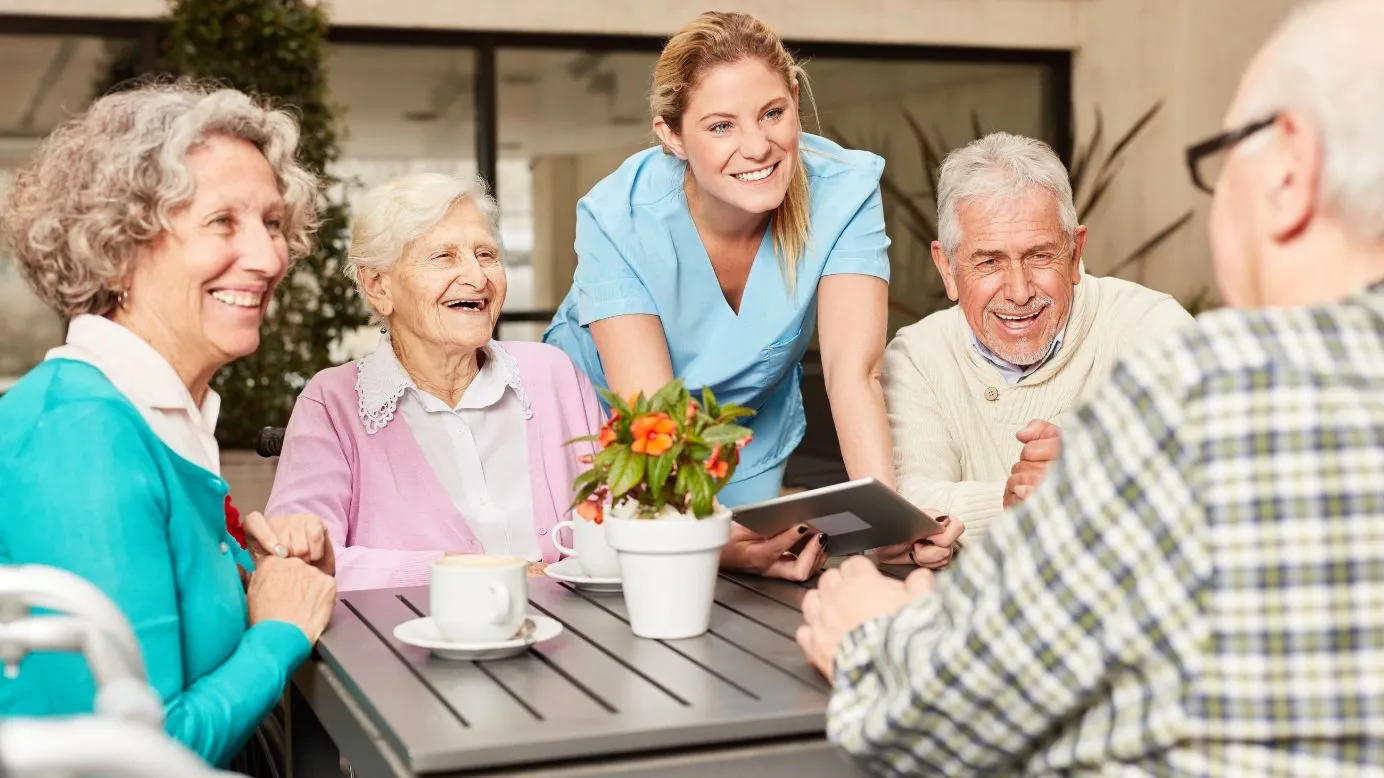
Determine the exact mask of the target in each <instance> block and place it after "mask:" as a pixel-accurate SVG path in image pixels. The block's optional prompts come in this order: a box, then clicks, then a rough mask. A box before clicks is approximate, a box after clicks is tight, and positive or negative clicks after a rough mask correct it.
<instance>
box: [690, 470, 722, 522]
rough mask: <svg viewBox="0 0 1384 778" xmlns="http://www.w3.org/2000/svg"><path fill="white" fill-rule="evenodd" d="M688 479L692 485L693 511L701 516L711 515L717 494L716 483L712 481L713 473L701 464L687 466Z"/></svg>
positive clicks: (698, 516)
mask: <svg viewBox="0 0 1384 778" xmlns="http://www.w3.org/2000/svg"><path fill="white" fill-rule="evenodd" d="M687 470H688V475H687V480H688V483H689V485H690V486H691V490H690V491H691V493H692V513H693V514H695V515H696V516H697V518H701V517H703V516H709V515H711V509H712V506H713V502H712V501H713V500H714V498H715V496H716V489H715V485H714V484H713V483H712V481H711V474H710V473H708V472H706V469H705V468H703V467H699V466H693V467H689V468H687Z"/></svg>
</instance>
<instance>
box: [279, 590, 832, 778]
mask: <svg viewBox="0 0 1384 778" xmlns="http://www.w3.org/2000/svg"><path fill="white" fill-rule="evenodd" d="M808 590H809V588H808V586H804V585H800V584H794V583H789V582H784V581H774V580H767V579H763V578H757V577H749V576H723V577H722V578H721V579H720V580H718V582H717V589H716V606H715V608H714V609H713V612H712V617H711V631H710V632H709V633H708V634H706V635H704V636H701V637H698V638H692V639H689V640H678V641H651V640H643V639H639V638H636V637H634V635H633V634H632V633H631V632H630V629H629V625H628V623H627V621H626V612H625V603H624V599H623V597H622V596H621V595H619V594H618V593H617V594H613V595H611V594H590V593H586V592H580V591H578V590H576V589H574V588H571V587H569V586H568V585H566V584H561V583H558V582H556V581H553V580H551V579H548V578H536V579H530V581H529V602H530V607H531V608H532V610H534V611H535V612H538V613H542V614H545V615H548V616H550V617H552V618H554V619H557V620H558V621H560V622H562V624H563V634H562V635H561V636H559V637H558V638H555V639H553V640H551V641H548V642H546V643H543V644H540V645H537V646H534V647H533V648H532V649H530V650H529V651H528V652H527V653H526V654H523V655H520V656H518V657H514V658H511V659H505V660H500V661H494V662H456V661H448V660H442V659H436V658H432V657H430V656H429V654H428V652H427V651H425V650H422V649H417V648H414V647H412V646H409V645H406V644H403V643H401V642H399V641H397V640H395V639H394V637H393V630H394V627H395V626H396V625H397V624H399V623H401V622H403V621H407V620H409V619H412V618H416V617H418V616H420V615H427V608H428V596H427V589H426V587H420V588H410V589H393V590H378V591H369V592H350V593H346V594H344V595H343V596H342V597H341V600H340V602H339V603H338V605H337V609H336V613H335V615H334V617H333V620H332V624H331V627H330V628H328V630H327V632H326V633H325V634H324V635H323V636H322V640H321V642H320V643H319V645H318V656H317V657H316V658H315V659H313V660H312V661H310V662H308V663H307V664H306V665H305V666H304V667H303V669H302V670H301V671H300V672H299V673H298V675H297V676H296V677H295V678H294V684H293V686H294V691H293V694H292V715H291V718H290V739H291V741H292V742H293V756H292V762H293V765H294V772H293V774H294V775H295V776H297V777H298V778H302V777H303V776H311V777H312V778H316V776H327V775H339V772H338V771H336V769H335V765H336V764H337V761H336V760H337V753H336V752H337V750H338V749H339V751H340V754H341V756H344V757H345V758H346V759H347V760H348V761H349V762H350V763H351V766H352V768H353V770H354V771H355V774H356V775H357V776H361V778H384V777H386V776H413V775H442V776H470V775H525V776H539V775H543V776H549V775H552V776H556V775H569V776H575V775H619V776H635V775H653V774H654V773H657V774H658V775H659V776H660V778H674V777H676V776H682V775H686V776H700V775H704V774H707V773H708V772H709V771H712V770H719V769H723V768H725V769H729V770H731V772H728V773H726V774H733V775H755V776H757V777H758V778H770V777H771V776H792V778H813V777H814V776H833V777H834V776H851V775H857V773H856V772H855V771H854V769H853V768H852V767H851V766H850V765H849V764H848V762H847V761H846V760H845V759H844V757H842V756H840V755H839V753H838V752H837V751H836V750H835V749H834V748H833V747H832V746H830V745H829V744H828V743H827V742H826V741H825V739H824V737H823V730H824V726H825V709H826V704H827V698H828V695H829V693H830V687H829V685H828V684H827V683H826V682H825V681H824V680H823V679H822V678H821V677H820V676H819V675H818V674H817V672H816V671H815V670H813V669H812V668H811V667H809V666H808V665H807V664H806V662H805V661H804V659H803V656H802V653H801V652H800V651H799V649H798V647H797V644H796V643H795V642H794V640H793V634H794V632H795V630H796V629H797V627H798V625H799V624H800V623H801V621H802V615H801V613H800V612H799V610H798V608H799V605H800V604H801V602H802V598H803V596H804V595H805V594H806V593H807V592H808Z"/></svg>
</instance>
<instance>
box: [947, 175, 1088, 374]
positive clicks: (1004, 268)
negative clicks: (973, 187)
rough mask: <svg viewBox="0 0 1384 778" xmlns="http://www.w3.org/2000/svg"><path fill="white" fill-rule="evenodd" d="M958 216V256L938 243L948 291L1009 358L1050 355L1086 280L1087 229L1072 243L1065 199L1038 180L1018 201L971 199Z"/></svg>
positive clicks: (1018, 361)
mask: <svg viewBox="0 0 1384 778" xmlns="http://www.w3.org/2000/svg"><path fill="white" fill-rule="evenodd" d="M956 216H957V223H958V225H959V227H960V230H961V244H960V246H959V247H958V248H957V251H956V256H955V257H953V258H951V259H950V260H949V259H948V258H947V257H946V256H945V255H944V254H943V253H942V248H941V245H940V244H938V243H937V242H934V243H933V249H932V255H933V262H934V263H935V264H936V265H937V271H938V272H939V273H941V274H942V279H943V282H944V283H945V285H946V288H947V296H948V297H950V298H951V299H952V300H954V301H956V302H958V303H959V304H960V307H961V312H962V313H963V314H964V315H965V317H966V323H967V324H968V325H970V327H971V331H972V332H974V333H975V335H976V338H977V339H979V340H980V342H981V343H983V344H985V347H986V348H988V349H990V351H992V352H993V353H994V354H996V355H997V356H999V357H1000V358H1001V359H1004V360H1005V361H1007V362H1010V363H1012V364H1015V365H1021V366H1028V365H1032V364H1034V363H1036V362H1038V361H1040V360H1042V359H1043V357H1044V356H1045V355H1046V354H1047V352H1048V349H1049V348H1051V346H1052V342H1053V340H1054V339H1055V338H1056V337H1057V333H1058V332H1059V331H1061V329H1062V327H1063V325H1065V324H1066V322H1067V314H1068V312H1069V311H1071V307H1072V298H1073V297H1074V296H1075V291H1076V284H1078V283H1080V282H1081V251H1082V248H1083V247H1084V246H1085V244H1086V228H1085V227H1078V228H1077V230H1076V235H1075V236H1074V237H1075V239H1074V240H1072V241H1071V242H1070V245H1069V240H1068V236H1067V233H1066V232H1065V231H1064V230H1063V229H1062V221H1061V218H1060V217H1059V215H1058V207H1057V197H1056V196H1055V195H1053V194H1052V193H1051V192H1049V191H1048V190H1046V189H1043V188H1042V187H1038V186H1033V187H1030V188H1029V189H1028V190H1027V191H1026V192H1024V194H1022V195H1020V196H1018V197H1016V198H1012V199H1008V198H1006V199H1000V200H988V201H987V200H980V199H967V200H963V201H961V202H960V203H958V204H957V206H956Z"/></svg>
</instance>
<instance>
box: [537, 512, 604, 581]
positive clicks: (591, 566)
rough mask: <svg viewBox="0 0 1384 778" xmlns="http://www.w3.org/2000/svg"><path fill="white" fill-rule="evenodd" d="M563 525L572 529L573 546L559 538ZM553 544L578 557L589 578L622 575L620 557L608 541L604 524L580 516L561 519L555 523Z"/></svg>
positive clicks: (565, 552)
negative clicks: (565, 519)
mask: <svg viewBox="0 0 1384 778" xmlns="http://www.w3.org/2000/svg"><path fill="white" fill-rule="evenodd" d="M563 527H571V529H572V547H571V548H568V547H566V546H564V545H562V541H561V540H559V539H558V532H557V531H558V530H559V529H561V528H563ZM553 546H555V547H556V548H557V550H558V551H561V552H562V553H564V554H566V555H567V556H572V557H576V558H577V562H578V563H580V564H581V571H582V572H583V573H586V575H587V577H589V578H619V577H620V559H619V557H617V556H616V555H615V549H613V548H611V547H610V544H609V543H607V542H606V537H605V525H604V524H597V523H596V522H594V521H587V520H586V519H583V518H581V517H580V516H578V517H577V518H576V519H572V520H568V521H559V522H558V523H556V524H554V525H553Z"/></svg>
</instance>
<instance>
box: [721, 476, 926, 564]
mask: <svg viewBox="0 0 1384 778" xmlns="http://www.w3.org/2000/svg"><path fill="white" fill-rule="evenodd" d="M936 515H938V516H940V515H941V514H936ZM731 518H732V519H733V520H734V521H737V522H739V523H740V524H742V525H744V526H745V527H746V528H747V529H749V530H751V531H753V532H757V533H759V534H760V535H763V536H764V537H770V536H772V535H777V534H778V533H780V532H783V531H784V530H786V529H789V528H791V527H793V526H795V525H798V524H806V525H808V526H810V527H812V528H813V529H815V530H817V531H818V532H821V533H823V534H825V535H826V536H827V548H828V549H829V551H830V553H831V554H832V556H836V555H839V554H855V553H859V552H861V551H868V550H869V549H872V548H879V547H880V546H888V545H892V544H894V543H902V542H904V541H905V540H914V539H917V538H925V537H928V536H929V535H935V534H937V533H938V532H941V531H942V525H940V524H938V523H937V520H936V519H935V518H934V517H933V516H932V515H929V514H928V513H927V512H926V511H923V510H922V509H920V508H918V507H917V506H915V505H914V504H913V503H911V502H909V501H908V500H905V499H904V498H903V497H902V496H900V495H899V493H898V492H895V491H894V490H893V489H890V488H889V487H887V486H885V485H884V484H882V483H880V482H879V481H876V480H875V479H873V478H862V479H859V480H856V481H848V482H846V483H843V484H832V485H831V486H824V487H822V488H820V489H813V490H811V491H807V492H799V493H797V494H788V495H784V496H782V497H775V498H774V499H772V500H765V501H763V502H757V503H753V504H751V505H742V506H740V507H739V508H735V509H734V510H732V511H731Z"/></svg>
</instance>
